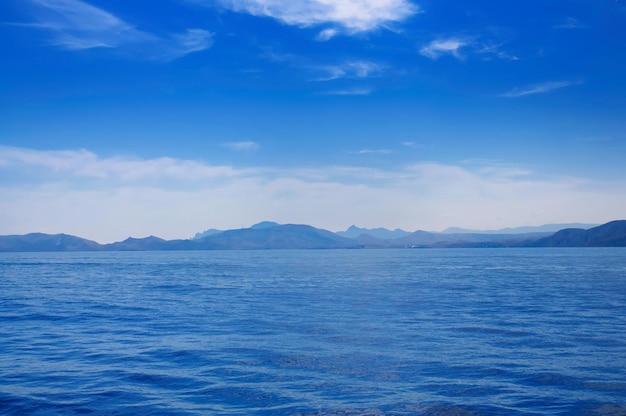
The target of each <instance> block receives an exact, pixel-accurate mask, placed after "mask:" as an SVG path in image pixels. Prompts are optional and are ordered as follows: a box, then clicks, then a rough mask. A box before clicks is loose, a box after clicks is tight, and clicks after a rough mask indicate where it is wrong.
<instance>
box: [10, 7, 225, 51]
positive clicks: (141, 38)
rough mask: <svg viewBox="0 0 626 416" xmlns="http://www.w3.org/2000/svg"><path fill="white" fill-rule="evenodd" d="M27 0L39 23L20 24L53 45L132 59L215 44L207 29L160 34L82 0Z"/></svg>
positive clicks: (200, 49) (208, 46) (193, 49)
mask: <svg viewBox="0 0 626 416" xmlns="http://www.w3.org/2000/svg"><path fill="white" fill-rule="evenodd" d="M25 1H28V2H30V3H32V4H33V5H34V6H35V8H34V18H35V19H36V20H37V22H36V23H26V24H19V25H20V26H23V27H28V28H32V29H37V30H43V31H46V32H48V33H49V34H50V44H51V45H53V46H56V47H58V48H60V49H65V50H68V51H81V50H88V49H99V48H105V49H112V50H117V51H120V53H121V54H122V55H124V54H125V55H126V56H130V57H133V58H137V57H141V58H143V59H157V60H164V61H171V60H175V59H178V58H181V57H183V56H185V55H187V54H190V53H193V52H199V51H203V50H206V49H209V48H210V47H211V46H212V44H213V34H212V33H211V32H209V31H207V30H203V29H188V30H187V31H186V32H185V33H181V34H171V35H166V36H165V37H160V36H156V35H154V34H151V33H148V32H144V31H141V30H139V29H137V28H136V27H135V26H133V25H132V24H130V23H127V22H125V21H124V20H122V19H120V18H118V17H117V16H115V15H114V14H112V13H109V12H107V11H106V10H103V9H100V8H98V7H95V6H92V5H91V4H89V3H87V2H84V1H81V0H25Z"/></svg>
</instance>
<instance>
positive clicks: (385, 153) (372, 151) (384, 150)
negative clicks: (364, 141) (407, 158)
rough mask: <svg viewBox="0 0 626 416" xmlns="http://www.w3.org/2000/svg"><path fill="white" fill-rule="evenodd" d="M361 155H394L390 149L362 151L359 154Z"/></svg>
mask: <svg viewBox="0 0 626 416" xmlns="http://www.w3.org/2000/svg"><path fill="white" fill-rule="evenodd" d="M357 153H358V154H360V155H368V154H376V155H389V154H391V153H393V150H389V149H361V150H359V151H358V152H357Z"/></svg>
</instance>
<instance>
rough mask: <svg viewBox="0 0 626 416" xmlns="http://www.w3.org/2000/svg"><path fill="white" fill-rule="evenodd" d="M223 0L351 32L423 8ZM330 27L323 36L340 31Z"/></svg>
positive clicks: (397, 2) (344, 0) (377, 2)
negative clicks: (331, 29)
mask: <svg viewBox="0 0 626 416" xmlns="http://www.w3.org/2000/svg"><path fill="white" fill-rule="evenodd" d="M196 1H197V2H199V3H203V4H207V5H209V6H210V5H211V4H212V3H213V2H207V0H196ZM219 1H220V3H221V4H222V5H223V6H224V7H225V8H228V9H230V10H234V11H236V12H243V13H248V14H251V15H254V16H266V17H271V18H274V19H276V20H279V21H281V22H283V23H285V24H288V25H294V26H299V27H311V26H317V25H333V26H334V27H333V29H334V30H341V31H342V32H346V33H348V34H353V33H358V32H365V31H371V30H375V29H379V28H384V27H387V26H388V25H391V24H395V23H398V22H402V21H404V20H406V19H407V18H408V17H410V16H412V15H414V14H416V13H419V12H420V8H419V7H418V6H417V5H415V4H414V3H411V2H410V1H409V0H308V1H294V0H219ZM327 30H328V29H327ZM327 30H326V31H325V34H324V35H323V36H322V38H324V37H328V35H330V34H332V36H334V35H336V34H337V33H338V32H329V31H327ZM322 33H324V32H322Z"/></svg>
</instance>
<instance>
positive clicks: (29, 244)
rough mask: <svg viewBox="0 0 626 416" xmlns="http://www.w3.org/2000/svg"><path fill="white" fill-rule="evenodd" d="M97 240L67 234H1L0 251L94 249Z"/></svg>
mask: <svg viewBox="0 0 626 416" xmlns="http://www.w3.org/2000/svg"><path fill="white" fill-rule="evenodd" d="M100 249H101V246H100V244H98V243H96V242H95V241H91V240H86V239H84V238H80V237H75V236H72V235H67V234H42V233H32V234H25V235H5V236H0V251H94V250H100Z"/></svg>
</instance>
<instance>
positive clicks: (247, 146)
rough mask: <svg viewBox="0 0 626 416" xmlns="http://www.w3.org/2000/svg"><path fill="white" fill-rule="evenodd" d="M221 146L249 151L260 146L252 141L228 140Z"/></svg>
mask: <svg viewBox="0 0 626 416" xmlns="http://www.w3.org/2000/svg"><path fill="white" fill-rule="evenodd" d="M223 146H224V147H226V148H228V149H230V150H234V151H236V152H250V151H255V150H259V148H260V147H261V146H260V145H259V144H258V143H256V142H253V141H245V142H228V143H224V144H223Z"/></svg>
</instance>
